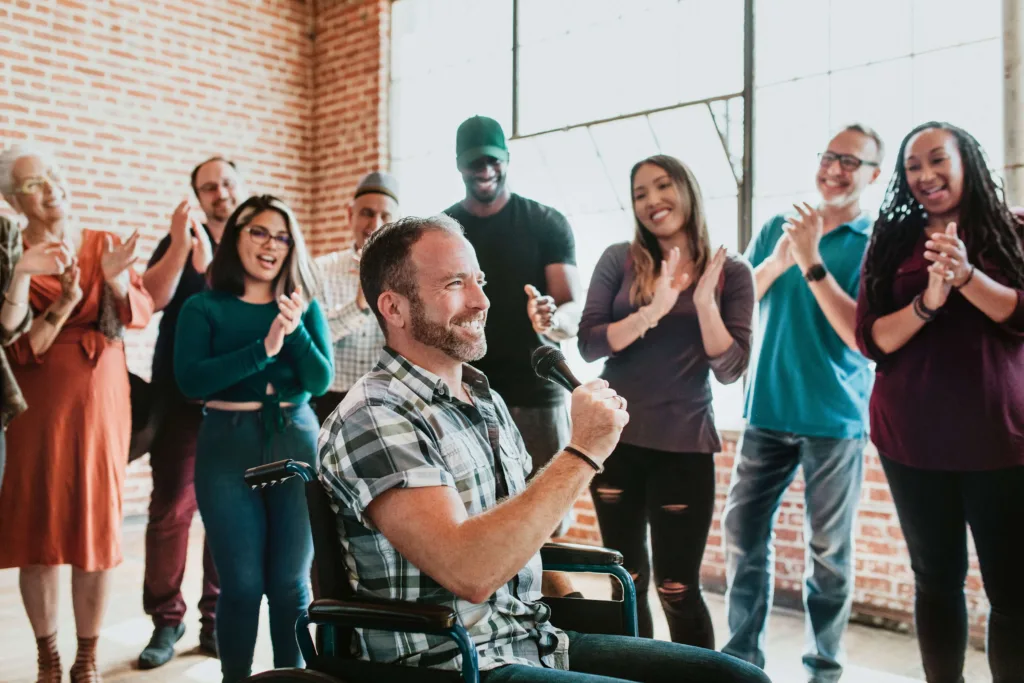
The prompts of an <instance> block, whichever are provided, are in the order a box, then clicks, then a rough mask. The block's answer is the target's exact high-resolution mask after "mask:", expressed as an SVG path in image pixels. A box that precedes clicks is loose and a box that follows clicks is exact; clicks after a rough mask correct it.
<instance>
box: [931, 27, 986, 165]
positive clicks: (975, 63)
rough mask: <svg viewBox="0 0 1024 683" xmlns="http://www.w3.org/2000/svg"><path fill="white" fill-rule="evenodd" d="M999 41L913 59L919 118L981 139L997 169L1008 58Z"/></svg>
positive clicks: (942, 51)
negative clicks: (1005, 59) (959, 129)
mask: <svg viewBox="0 0 1024 683" xmlns="http://www.w3.org/2000/svg"><path fill="white" fill-rule="evenodd" d="M1002 59H1003V58H1002V45H1001V43H1000V41H999V40H989V41H985V42H982V43H975V44H973V45H966V46H963V47H956V48H950V49H948V50H939V51H937V52H930V53H928V54H925V55H920V56H918V57H915V58H914V88H913V92H914V112H913V114H914V120H915V122H917V123H923V122H925V121H929V120H938V121H949V122H950V123H953V124H955V125H957V126H960V127H961V128H963V129H964V130H966V131H967V132H969V133H970V134H971V135H973V136H974V137H976V138H977V139H978V142H980V143H981V145H982V147H984V148H985V151H986V152H987V153H988V157H989V161H990V163H991V164H992V165H993V166H994V167H996V168H1002V164H1003V108H1002V87H1003V68H1002V67H1003V61H1002Z"/></svg>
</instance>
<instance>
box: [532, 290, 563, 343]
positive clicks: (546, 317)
mask: <svg viewBox="0 0 1024 683" xmlns="http://www.w3.org/2000/svg"><path fill="white" fill-rule="evenodd" d="M525 290H526V297H527V300H526V315H527V316H529V318H530V323H531V324H532V325H533V331H534V332H536V333H537V334H547V333H548V332H550V331H551V325H552V318H553V317H554V315H555V311H556V310H558V306H557V305H556V304H555V300H554V298H552V297H550V296H541V294H540V291H539V290H538V289H537V288H536V287H534V286H533V285H526V287H525Z"/></svg>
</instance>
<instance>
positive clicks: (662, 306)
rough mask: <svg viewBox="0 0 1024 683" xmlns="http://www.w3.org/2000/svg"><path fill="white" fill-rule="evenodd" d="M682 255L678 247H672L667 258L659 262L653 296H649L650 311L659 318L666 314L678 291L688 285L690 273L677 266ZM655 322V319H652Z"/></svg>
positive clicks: (676, 298) (677, 297)
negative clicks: (659, 271) (659, 270)
mask: <svg viewBox="0 0 1024 683" xmlns="http://www.w3.org/2000/svg"><path fill="white" fill-rule="evenodd" d="M681 260H682V256H681V254H680V252H679V247H672V250H671V251H669V252H668V258H666V259H663V260H662V262H661V273H660V274H659V275H658V279H657V280H656V281H655V282H654V296H653V297H651V306H650V307H651V309H652V310H651V312H652V313H653V314H654V315H655V316H656V317H657V319H658V320H661V319H662V318H663V317H665V316H666V315H668V312H669V311H671V310H672V309H673V308H674V307H675V305H676V301H677V300H678V299H679V294H680V292H683V291H685V290H686V288H687V287H689V286H690V274H689V273H686V272H683V270H682V269H681V268H680V267H679V262H680V261H681ZM654 322H657V321H654Z"/></svg>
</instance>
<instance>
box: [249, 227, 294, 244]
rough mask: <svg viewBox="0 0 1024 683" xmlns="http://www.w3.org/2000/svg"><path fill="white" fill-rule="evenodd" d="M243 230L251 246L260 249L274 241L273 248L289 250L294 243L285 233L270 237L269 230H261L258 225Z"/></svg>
mask: <svg viewBox="0 0 1024 683" xmlns="http://www.w3.org/2000/svg"><path fill="white" fill-rule="evenodd" d="M243 230H245V231H246V232H247V233H249V239H251V240H252V242H253V244H256V245H258V246H261V247H262V246H263V245H264V244H266V243H267V242H269V241H270V240H274V244H273V246H275V247H280V248H282V249H291V246H292V244H293V243H294V242H293V240H292V236H291V235H289V234H287V233H281V234H279V235H272V234H270V231H269V230H267V229H266V228H261V227H260V226H258V225H247V226H245V227H244V228H243Z"/></svg>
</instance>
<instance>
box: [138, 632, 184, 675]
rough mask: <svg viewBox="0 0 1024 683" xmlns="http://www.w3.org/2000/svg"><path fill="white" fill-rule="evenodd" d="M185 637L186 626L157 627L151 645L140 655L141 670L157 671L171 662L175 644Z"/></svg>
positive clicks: (150, 641) (150, 640)
mask: <svg viewBox="0 0 1024 683" xmlns="http://www.w3.org/2000/svg"><path fill="white" fill-rule="evenodd" d="M183 635H185V624H178V625H177V626H157V627H156V628H155V629H153V637H152V638H150V639H149V645H147V646H146V649H145V650H143V651H142V654H140V655H139V668H140V669H155V668H157V667H158V666H163V665H164V664H166V663H167V662H169V661H171V659H172V658H173V657H174V644H175V643H177V642H178V641H179V640H181V637H182V636H183Z"/></svg>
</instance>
